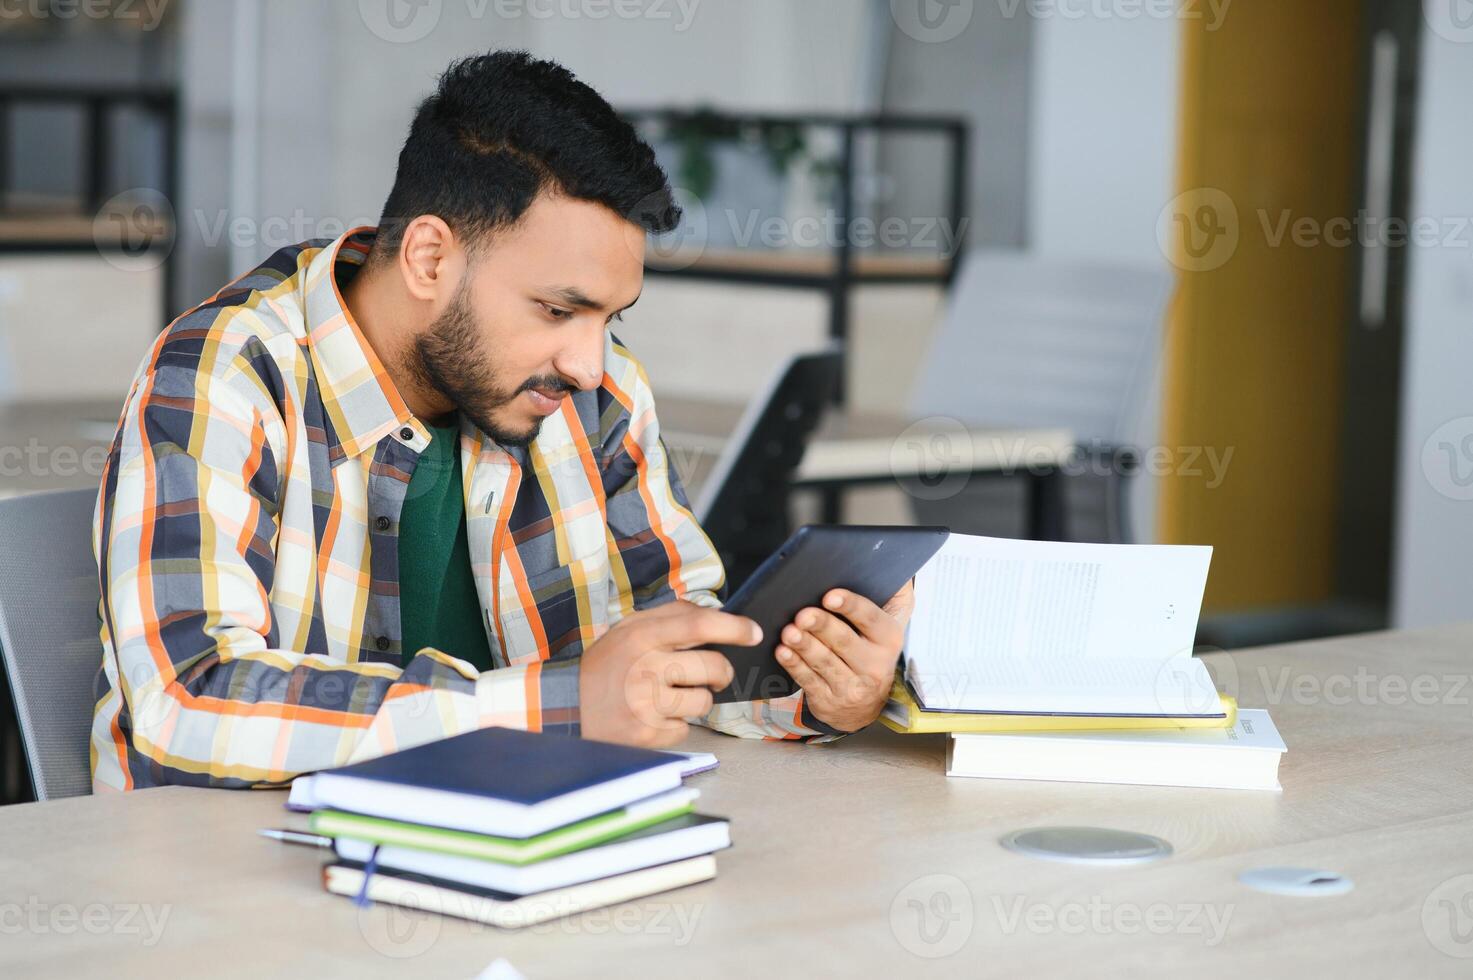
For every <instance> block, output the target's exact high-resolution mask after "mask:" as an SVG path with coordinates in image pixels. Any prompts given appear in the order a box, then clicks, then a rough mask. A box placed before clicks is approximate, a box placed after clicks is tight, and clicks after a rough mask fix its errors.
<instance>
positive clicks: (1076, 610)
mask: <svg viewBox="0 0 1473 980" xmlns="http://www.w3.org/2000/svg"><path fill="white" fill-rule="evenodd" d="M1211 558H1212V549H1211V548H1209V547H1196V546H1181V545H1107V544H1070V543H1064V542H1053V541H1016V540H1011V539H1006V538H982V537H974V536H971V535H965V534H953V535H951V537H950V538H949V539H947V542H946V544H944V545H943V546H942V547H941V550H940V551H938V552H937V553H936V555H935V557H933V558H932V559H931V560H930V562H928V563H927V564H926V566H925V567H924V568H923V569H921V571H920V573H919V574H918V575H917V576H916V608H915V613H914V615H913V616H912V617H911V623H910V629H909V634H908V636H907V640H906V647H905V678H906V681H907V682H908V683H909V684H910V686H911V688H912V689H913V690H914V691H915V694H916V698H917V700H918V701H919V703H920V705H921V707H922V708H924V709H925V710H929V711H975V712H990V713H1022V714H1062V715H1072V714H1078V715H1097V716H1101V715H1111V716H1135V717H1180V718H1209V717H1211V718H1223V719H1224V720H1226V717H1227V713H1226V709H1225V708H1224V706H1223V703H1222V700H1221V699H1220V698H1219V696H1218V693H1217V690H1216V689H1215V688H1214V687H1213V683H1212V677H1211V675H1209V674H1208V673H1207V669H1206V667H1204V666H1203V665H1202V663H1201V661H1199V660H1195V659H1193V658H1192V642H1193V638H1194V636H1195V634H1196V631H1197V614H1198V612H1199V611H1200V609H1201V605H1202V591H1203V589H1204V588H1205V587H1206V584H1207V566H1208V563H1209V562H1210V561H1211Z"/></svg>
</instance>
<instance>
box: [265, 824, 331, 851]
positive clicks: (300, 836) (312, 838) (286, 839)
mask: <svg viewBox="0 0 1473 980" xmlns="http://www.w3.org/2000/svg"><path fill="white" fill-rule="evenodd" d="M256 833H258V834H260V835H261V836H262V837H269V838H271V839H272V840H279V841H281V842H282V843H283V844H301V845H303V846H304V847H332V838H331V837H323V836H322V835H321V834H309V833H307V832H306V831H305V830H287V829H286V828H284V827H282V828H270V829H266V830H258V831H256Z"/></svg>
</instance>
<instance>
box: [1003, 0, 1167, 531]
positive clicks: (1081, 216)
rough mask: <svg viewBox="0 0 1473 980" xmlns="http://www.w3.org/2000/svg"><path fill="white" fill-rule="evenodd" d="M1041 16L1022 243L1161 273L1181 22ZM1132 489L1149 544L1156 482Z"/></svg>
mask: <svg viewBox="0 0 1473 980" xmlns="http://www.w3.org/2000/svg"><path fill="white" fill-rule="evenodd" d="M1021 9H1024V10H1026V9H1027V5H1024V6H1023V7H1022V8H1021ZM1039 9H1041V10H1050V11H1054V13H1052V15H1048V16H1040V17H1038V18H1037V19H1036V20H1035V22H1034V24H1033V76H1032V83H1031V87H1032V107H1031V111H1030V118H1029V126H1030V130H1029V137H1030V150H1029V174H1028V219H1029V220H1028V233H1027V236H1026V237H1027V242H1028V248H1029V250H1030V251H1032V252H1034V253H1036V254H1039V255H1043V256H1056V257H1060V258H1083V259H1097V260H1101V261H1105V262H1112V263H1113V262H1137V261H1138V262H1141V263H1144V264H1149V265H1153V266H1157V267H1159V266H1162V265H1164V264H1165V263H1166V256H1164V255H1162V253H1161V249H1160V247H1159V246H1158V244H1157V241H1156V218H1157V215H1159V214H1160V212H1161V209H1162V208H1163V207H1165V206H1166V203H1167V202H1168V201H1169V200H1171V198H1172V197H1174V196H1175V194H1176V186H1175V185H1176V154H1177V139H1178V111H1177V110H1178V107H1177V99H1178V91H1179V74H1180V70H1179V62H1180V57H1181V51H1180V48H1181V45H1180V38H1181V26H1182V25H1181V22H1180V21H1179V20H1177V19H1175V18H1153V17H1137V18H1133V19H1125V18H1121V17H1098V16H1089V17H1073V16H1071V17H1065V16H1062V15H1061V14H1060V13H1059V12H1058V8H1056V7H1054V6H1052V5H1044V6H1041V7H1040V8H1039ZM1071 9H1072V8H1071ZM1163 336H1164V331H1163ZM1160 368H1161V364H1160V361H1159V360H1158V361H1157V362H1156V363H1155V364H1154V365H1146V366H1145V369H1144V370H1143V372H1142V374H1141V375H1140V377H1141V384H1140V385H1139V387H1138V389H1137V390H1136V391H1135V392H1134V395H1133V397H1132V399H1131V404H1130V406H1129V407H1128V408H1126V409H1125V413H1126V415H1127V416H1128V424H1127V425H1126V427H1125V428H1126V431H1127V432H1132V433H1133V435H1132V436H1131V437H1130V441H1132V442H1134V443H1136V444H1137V445H1141V446H1150V445H1154V444H1155V443H1156V442H1157V441H1158V440H1159V439H1160V414H1161V399H1160V380H1161V370H1160ZM1130 492H1131V524H1132V529H1133V533H1134V535H1135V537H1136V539H1137V540H1140V541H1153V540H1155V538H1156V501H1157V498H1158V495H1159V485H1158V483H1157V481H1156V480H1153V479H1152V478H1150V477H1147V476H1145V475H1143V474H1142V475H1139V476H1137V477H1136V478H1135V479H1134V483H1133V484H1132V487H1131V491H1130Z"/></svg>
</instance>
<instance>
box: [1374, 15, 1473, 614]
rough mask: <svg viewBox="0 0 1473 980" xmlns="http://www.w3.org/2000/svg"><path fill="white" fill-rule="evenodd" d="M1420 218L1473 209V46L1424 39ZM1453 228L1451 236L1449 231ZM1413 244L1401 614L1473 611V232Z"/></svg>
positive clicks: (1464, 215)
mask: <svg viewBox="0 0 1473 980" xmlns="http://www.w3.org/2000/svg"><path fill="white" fill-rule="evenodd" d="M1419 87H1420V92H1421V97H1420V106H1419V109H1418V119H1417V143H1416V149H1415V151H1414V154H1413V164H1412V166H1413V191H1412V207H1411V214H1412V216H1413V218H1431V219H1435V220H1437V221H1439V222H1447V224H1444V225H1443V226H1442V227H1443V229H1444V235H1446V234H1448V233H1451V232H1452V231H1453V229H1454V227H1455V226H1456V224H1457V223H1458V222H1466V221H1467V220H1468V219H1469V218H1470V217H1473V179H1470V177H1469V172H1468V161H1469V160H1470V159H1473V117H1470V116H1469V113H1468V99H1467V95H1468V93H1469V92H1470V91H1473V44H1470V43H1466V40H1465V41H1464V42H1463V43H1459V42H1456V41H1453V40H1449V39H1446V38H1444V37H1441V36H1439V35H1438V34H1436V33H1434V32H1433V31H1431V30H1428V31H1426V32H1425V33H1424V36H1423V39H1422V76H1421V80H1420V83H1419ZM1439 237H1444V236H1439ZM1458 241H1459V244H1457V245H1453V246H1442V247H1426V246H1421V247H1418V246H1413V247H1412V248H1411V250H1410V251H1411V254H1410V278H1409V282H1408V289H1407V316H1406V347H1405V357H1404V361H1403V380H1402V399H1403V401H1402V413H1401V414H1402V427H1401V449H1400V453H1399V462H1398V481H1397V519H1396V546H1395V559H1394V581H1393V586H1392V592H1393V596H1392V619H1393V623H1394V624H1395V625H1397V626H1401V627H1412V626H1426V625H1432V624H1437V623H1446V622H1453V621H1462V620H1468V619H1473V231H1469V230H1468V229H1467V228H1466V226H1465V227H1464V228H1463V231H1462V232H1461V233H1460V234H1459V236H1458Z"/></svg>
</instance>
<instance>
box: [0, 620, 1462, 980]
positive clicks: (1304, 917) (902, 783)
mask: <svg viewBox="0 0 1473 980" xmlns="http://www.w3.org/2000/svg"><path fill="white" fill-rule="evenodd" d="M1209 664H1210V665H1211V666H1212V669H1213V671H1214V673H1215V674H1216V676H1217V678H1218V681H1219V683H1220V684H1223V685H1224V686H1225V687H1226V688H1228V689H1230V690H1236V691H1237V692H1238V695H1239V698H1240V700H1241V702H1242V703H1243V704H1244V705H1245V706H1261V705H1267V706H1268V707H1269V708H1270V710H1271V711H1272V713H1273V716H1274V719H1275V721H1276V722H1277V724H1278V727H1279V728H1280V730H1281V731H1282V732H1283V735H1284V737H1285V740H1286V741H1287V742H1288V744H1289V753H1288V755H1287V756H1286V757H1285V759H1284V763H1283V767H1282V771H1281V777H1282V781H1283V784H1284V792H1283V793H1282V794H1271V793H1258V792H1241V791H1228V790H1194V789H1172V788H1158V787H1126V786H1089V785H1075V784H1052V783H1028V782H1006V781H992V780H966V779H947V778H946V777H945V776H943V775H942V771H941V770H942V752H943V746H944V740H943V738H942V737H941V736H909V737H906V736H899V735H894V734H891V733H889V732H885V731H872V732H866V733H865V734H863V735H860V736H858V737H855V738H852V739H848V740H843V741H840V742H837V743H835V744H832V745H821V746H805V745H792V744H777V743H761V742H745V741H740V740H737V739H731V738H726V737H722V736H717V735H714V734H712V733H708V732H701V733H698V734H697V735H696V736H695V737H694V738H693V739H692V745H691V747H694V748H701V749H710V750H712V751H715V752H716V753H717V754H718V756H719V757H720V759H721V767H720V768H719V769H718V770H716V771H714V772H711V773H706V774H703V775H701V776H697V777H694V779H693V780H692V782H693V783H694V784H695V785H697V786H699V787H700V788H701V790H702V793H703V794H704V796H703V800H702V803H701V808H702V809H704V810H706V811H708V812H711V813H718V814H723V815H726V816H729V817H730V818H731V820H732V833H733V838H734V840H735V846H734V847H733V848H732V849H731V850H729V851H724V852H722V853H721V855H720V856H719V858H718V864H719V867H720V873H719V876H718V877H717V879H716V880H715V881H712V882H706V883H703V884H700V885H696V886H692V887H689V888H686V889H683V890H680V891H677V892H672V893H670V894H668V895H665V896H655V897H652V898H649V899H646V900H644V901H642V902H636V903H632V904H631V905H629V906H624V907H621V908H619V909H617V910H602V911H597V912H590V913H586V914H585V915H583V916H581V917H576V918H573V919H568V920H564V921H561V922H556V923H549V924H544V925H542V926H538V927H535V928H534V929H532V930H527V931H524V932H520V933H517V932H512V933H502V932H497V931H495V930H493V929H490V928H489V927H483V926H478V925H474V924H470V923H465V922H460V921H456V920H451V919H441V918H436V917H431V916H420V915H417V914H409V913H405V912H403V911H400V910H395V909H390V908H386V907H383V906H375V907H373V908H371V909H369V910H366V911H363V912H360V911H359V910H357V909H356V908H355V907H354V906H353V905H352V904H351V903H350V902H348V901H347V900H345V899H341V898H337V897H334V896H329V895H327V894H325V893H324V892H323V891H322V890H321V887H320V885H319V884H318V874H317V868H318V865H319V863H320V862H321V861H322V853H321V852H316V851H312V850H309V849H306V848H301V847H290V846H286V845H281V844H277V843H274V842H272V841H268V840H265V839H263V838H260V837H257V836H256V835H255V833H254V831H255V830H256V829H257V828H259V827H264V826H279V825H283V824H287V823H293V822H295V823H300V818H297V817H286V816H284V815H283V812H282V811H281V809H280V806H281V801H282V799H283V795H284V794H282V793H281V792H276V791H271V792H229V791H223V790H197V789H183V788H167V789H156V790H144V791H141V792H137V793H133V794H130V795H126V796H123V797H111V798H101V797H85V798H80V799H73V800H60V801H55V802H51V803H40V804H28V805H25V806H18V807H10V808H7V809H4V810H0V841H3V842H4V843H3V845H0V931H3V932H4V933H5V935H4V937H3V939H0V975H4V976H21V975H26V976H41V975H45V976H58V977H69V976H75V975H78V974H81V973H84V972H85V973H95V972H99V971H100V970H103V969H106V970H107V971H108V972H109V973H113V974H116V975H126V976H136V975H143V974H145V973H147V974H148V975H150V976H169V975H174V974H179V973H183V974H186V975H189V974H193V973H196V972H203V971H208V973H209V974H210V975H212V976H225V975H236V974H239V975H250V976H262V975H270V974H271V973H274V972H276V971H283V970H290V971H292V973H293V974H294V975H308V976H312V975H318V976H324V977H327V976H352V977H366V976H375V975H380V974H384V975H388V974H399V975H404V974H405V971H413V974H414V975H423V976H458V977H469V976H474V975H475V974H476V972H478V971H479V970H481V969H482V968H484V967H485V966H486V965H487V964H488V963H489V962H491V961H492V960H493V959H494V958H496V957H498V956H504V957H506V958H508V959H509V960H510V961H511V963H512V964H513V965H515V966H516V967H517V968H518V969H520V970H521V971H523V972H524V973H525V974H526V975H527V976H528V977H530V978H543V977H570V976H580V975H587V974H590V973H593V972H595V971H604V970H608V969H609V968H611V967H616V972H617V974H618V975H620V976H629V977H682V978H689V977H703V978H704V977H722V976H735V977H741V978H743V980H751V978H752V977H765V976H773V977H779V976H805V977H829V976H854V977H859V976H872V975H879V974H889V975H896V976H910V975H916V974H922V975H929V974H932V973H934V974H937V975H956V976H974V977H975V976H997V977H1021V976H1065V975H1079V974H1080V973H1082V972H1088V973H1091V974H1097V975H1101V976H1121V975H1130V974H1137V975H1148V974H1149V975H1170V976H1175V977H1206V976H1211V977H1223V976H1233V975H1236V976H1242V977H1255V978H1256V977H1275V976H1282V977H1294V978H1296V980H1297V978H1303V977H1313V976H1322V975H1326V974H1327V973H1328V972H1329V970H1330V969H1331V968H1333V969H1334V971H1335V975H1336V976H1338V977H1357V976H1366V977H1387V976H1419V977H1420V976H1468V975H1469V973H1470V971H1473V958H1462V957H1470V956H1473V914H1470V910H1473V779H1470V776H1473V762H1470V759H1473V755H1470V753H1469V746H1470V744H1473V711H1470V709H1469V703H1470V698H1473V685H1470V684H1468V683H1467V681H1468V678H1469V672H1470V669H1473V626H1463V627H1456V628H1445V629H1441V630H1435V631H1426V632H1418V633H1380V634H1368V635H1363V636H1359V637H1351V638H1343V639H1336V640H1327V641H1318V642H1313V643H1304V644H1296V645H1292V646H1282V647H1268V648H1263V649H1259V650H1252V651H1243V652H1238V653H1235V654H1233V655H1232V656H1231V657H1229V656H1228V655H1225V654H1214V655H1212V656H1211V657H1210V658H1209ZM1081 823H1083V824H1093V825H1100V826H1107V827H1120V828H1128V829H1133V830H1142V831H1146V832H1148V833H1154V834H1159V835H1161V836H1163V837H1165V838H1167V839H1168V840H1170V841H1171V842H1172V843H1173V844H1174V845H1175V846H1176V854H1175V856H1173V857H1172V858H1170V859H1169V860H1167V861H1164V862H1161V863H1158V864H1155V865H1151V866H1145V867H1137V868H1127V869H1108V870H1105V869H1090V868H1078V867H1073V866H1068V865H1060V864H1049V863H1045V862H1039V861H1034V860H1030V859H1027V858H1024V857H1020V856H1018V855H1015V854H1012V853H1010V852H1008V851H1004V850H1003V849H1002V848H1000V847H999V846H998V845H997V843H996V841H997V839H998V837H1000V836H1001V835H1002V834H1004V833H1005V832H1007V831H1009V830H1013V829H1016V828H1020V827H1027V826H1034V825H1043V824H1081ZM1273 864H1291V865H1307V866H1315V867H1323V868H1328V869H1332V870H1335V871H1339V872H1341V873H1343V874H1347V875H1350V876H1351V877H1352V878H1354V879H1355V882H1356V887H1355V889H1354V890H1353V891H1352V892H1350V893H1349V894H1347V895H1344V896H1340V897H1335V898H1317V899H1308V898H1285V897H1274V896H1270V895H1265V894H1260V893H1258V892H1254V891H1250V890H1249V889H1247V888H1245V887H1243V886H1241V885H1239V884H1238V883H1237V882H1236V881H1235V876H1236V875H1237V873H1238V872H1239V871H1241V870H1243V869H1245V868H1249V867H1254V866H1259V865H1273ZM140 908H141V909H142V911H137V910H138V909H140ZM146 913H151V914H152V916H153V918H152V920H150V919H148V918H147V917H146ZM922 914H924V915H925V918H924V919H922V918H920V917H919V916H921V915H922ZM150 921H152V923H154V925H155V926H157V925H158V924H159V923H160V922H161V923H162V928H161V929H157V928H154V927H151V926H150V924H149V923H150ZM1219 930H1220V931H1219ZM936 953H948V954H949V955H945V956H939V957H938V956H934V955H930V956H928V954H936ZM1459 954H1461V956H1460V955H1459Z"/></svg>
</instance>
